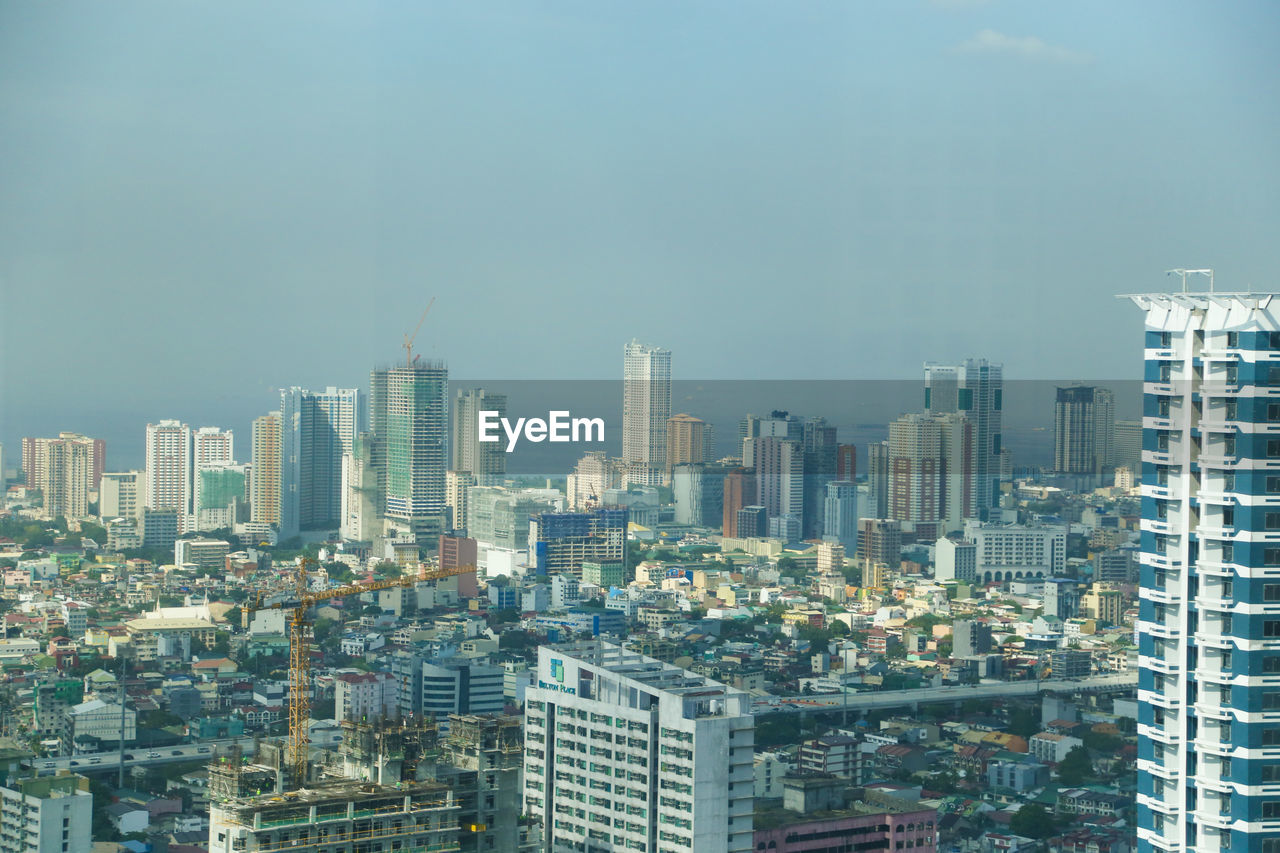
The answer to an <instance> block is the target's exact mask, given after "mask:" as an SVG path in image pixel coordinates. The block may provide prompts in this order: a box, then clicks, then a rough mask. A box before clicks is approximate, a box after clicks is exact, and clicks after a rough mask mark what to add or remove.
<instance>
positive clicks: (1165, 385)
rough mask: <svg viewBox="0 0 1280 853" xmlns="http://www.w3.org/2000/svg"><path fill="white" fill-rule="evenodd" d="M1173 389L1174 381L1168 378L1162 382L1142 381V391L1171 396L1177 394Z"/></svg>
mask: <svg viewBox="0 0 1280 853" xmlns="http://www.w3.org/2000/svg"><path fill="white" fill-rule="evenodd" d="M1173 389H1174V381H1173V380H1172V379H1171V380H1168V381H1164V382H1143V383H1142V393H1143V394H1154V395H1157V396H1160V397H1173V396H1175V395H1176V394H1177V392H1176V391H1174V390H1173Z"/></svg>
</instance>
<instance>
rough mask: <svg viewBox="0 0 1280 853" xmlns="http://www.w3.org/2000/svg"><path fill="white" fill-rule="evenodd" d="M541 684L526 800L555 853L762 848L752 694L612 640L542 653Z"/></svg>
mask: <svg viewBox="0 0 1280 853" xmlns="http://www.w3.org/2000/svg"><path fill="white" fill-rule="evenodd" d="M534 684H535V685H537V686H532V685H531V686H530V687H529V688H528V690H527V691H526V692H525V709H526V710H525V725H526V729H525V730H526V733H527V734H526V743H525V747H526V748H525V761H524V778H525V797H524V802H525V813H526V814H527V815H528V816H529V817H530V819H531V820H532V821H534V823H535V824H537V825H538V828H539V829H540V830H541V839H542V846H541V849H542V850H543V851H547V853H569V851H574V850H585V849H591V848H592V847H593V846H597V845H593V844H592V843H591V841H592V840H593V839H595V840H598V841H599V842H600V845H599V846H601V847H602V849H605V848H607V849H612V850H652V851H661V850H682V851H684V850H696V851H698V853H728V851H733V853H747V851H750V850H752V844H753V839H752V823H753V814H752V812H753V809H752V805H753V803H752V798H753V795H754V788H755V786H754V783H753V779H754V772H753V769H752V766H753V765H752V761H753V755H754V734H755V728H754V720H753V717H752V716H751V700H750V697H749V696H748V695H747V694H746V693H742V692H741V691H738V690H735V689H733V688H731V687H727V686H725V685H723V684H720V683H718V682H715V681H711V680H710V679H707V678H705V677H703V676H700V675H696V674H694V673H692V672H689V671H686V670H683V669H680V668H678V667H675V666H672V665H671V664H666V663H662V662H661V661H658V660H655V659H653V658H649V657H645V656H643V655H639V654H636V653H634V652H630V651H627V650H626V649H623V648H621V647H619V646H615V645H612V644H609V643H605V642H591V643H578V644H573V645H565V646H556V647H549V646H543V647H541V648H539V649H538V669H537V674H536V679H535V681H534ZM606 738H607V739H608V744H609V745H608V746H607V747H604V746H601V745H602V744H604V743H605V742H606V740H605V739H606ZM593 749H594V750H595V752H592V750H593ZM605 749H607V750H608V752H607V753H606V752H605V751H604V750H605ZM567 761H573V762H574V763H575V767H577V769H576V771H575V772H574V773H565V772H563V768H564V767H565V766H567V764H566V762H567ZM606 791H607V793H606ZM592 798H595V799H592ZM618 806H621V807H622V808H618ZM593 833H594V834H593Z"/></svg>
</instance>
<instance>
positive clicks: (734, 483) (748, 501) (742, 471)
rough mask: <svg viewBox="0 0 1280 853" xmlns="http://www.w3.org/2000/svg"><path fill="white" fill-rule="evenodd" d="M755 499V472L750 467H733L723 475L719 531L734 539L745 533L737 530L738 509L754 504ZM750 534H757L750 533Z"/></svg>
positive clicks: (743, 535) (754, 534)
mask: <svg viewBox="0 0 1280 853" xmlns="http://www.w3.org/2000/svg"><path fill="white" fill-rule="evenodd" d="M755 501H756V472H755V469H753V468H751V469H749V468H734V469H733V470H731V471H729V472H728V473H727V474H725V477H724V517H723V519H722V520H721V532H722V533H723V534H724V536H726V537H728V538H730V539H735V538H738V537H740V536H741V537H745V536H746V535H747V534H743V533H740V532H739V531H738V511H739V510H740V509H742V508H743V507H744V506H751V505H754V504H755ZM751 535H752V536H756V535H759V534H756V533H752V534H751Z"/></svg>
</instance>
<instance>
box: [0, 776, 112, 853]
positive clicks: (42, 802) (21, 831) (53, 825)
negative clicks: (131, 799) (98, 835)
mask: <svg viewBox="0 0 1280 853" xmlns="http://www.w3.org/2000/svg"><path fill="white" fill-rule="evenodd" d="M0 803H2V804H3V808H0V838H2V839H3V841H2V842H0V849H3V850H5V851H6V853H9V851H13V853H66V852H67V851H77V850H89V849H92V847H93V838H92V829H93V795H92V794H91V793H89V780H88V779H86V778H85V777H83V776H77V775H75V774H70V775H66V776H44V777H40V778H32V779H15V780H13V781H11V782H10V783H9V784H7V785H5V786H4V787H2V788H0Z"/></svg>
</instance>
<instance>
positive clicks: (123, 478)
mask: <svg viewBox="0 0 1280 853" xmlns="http://www.w3.org/2000/svg"><path fill="white" fill-rule="evenodd" d="M146 487H147V478H146V474H144V473H143V472H142V471H113V472H108V473H104V474H103V475H102V482H101V483H100V484H99V485H98V516H99V517H100V518H103V519H107V520H110V519H113V518H138V517H139V516H140V515H141V513H142V507H143V505H144V504H145V503H146V491H145V489H146Z"/></svg>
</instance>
